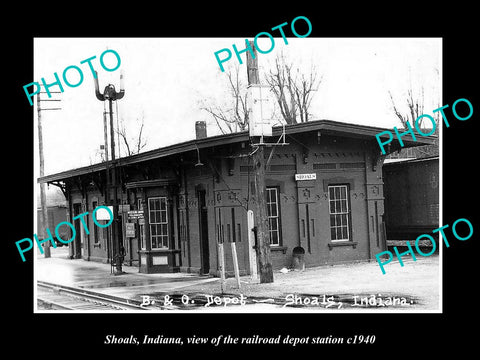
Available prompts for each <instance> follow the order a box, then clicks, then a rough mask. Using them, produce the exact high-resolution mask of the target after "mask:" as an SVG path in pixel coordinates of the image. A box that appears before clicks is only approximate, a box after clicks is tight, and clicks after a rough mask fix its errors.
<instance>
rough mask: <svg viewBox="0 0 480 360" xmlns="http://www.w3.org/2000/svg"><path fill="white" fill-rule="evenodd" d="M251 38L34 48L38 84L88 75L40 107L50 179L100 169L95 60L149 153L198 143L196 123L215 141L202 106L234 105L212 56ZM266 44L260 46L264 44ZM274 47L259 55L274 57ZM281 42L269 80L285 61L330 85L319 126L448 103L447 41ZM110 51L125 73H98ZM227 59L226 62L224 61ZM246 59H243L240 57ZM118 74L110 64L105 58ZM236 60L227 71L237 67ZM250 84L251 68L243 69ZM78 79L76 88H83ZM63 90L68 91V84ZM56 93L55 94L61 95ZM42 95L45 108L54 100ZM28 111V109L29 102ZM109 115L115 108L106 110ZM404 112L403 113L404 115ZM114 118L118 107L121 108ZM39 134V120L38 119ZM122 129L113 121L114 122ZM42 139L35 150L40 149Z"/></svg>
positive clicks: (318, 105) (386, 123)
mask: <svg viewBox="0 0 480 360" xmlns="http://www.w3.org/2000/svg"><path fill="white" fill-rule="evenodd" d="M244 41H245V39H244V38H111V39H108V38H36V39H35V41H34V79H32V81H40V79H41V78H42V77H44V78H45V81H46V82H47V83H51V82H53V81H54V75H53V73H54V72H57V74H58V75H59V77H60V78H61V76H62V73H63V70H64V69H65V68H66V67H67V66H70V65H76V66H79V67H80V68H81V69H82V70H83V75H84V79H83V83H82V84H81V85H79V86H78V87H75V88H70V87H68V86H66V85H65V84H63V86H64V92H63V93H62V94H56V95H54V96H55V98H58V99H61V102H60V103H57V102H42V107H43V108H47V107H54V106H55V107H56V106H58V105H59V104H60V106H61V107H62V110H60V111H43V112H42V125H43V140H44V155H45V174H52V173H56V172H60V171H63V170H68V169H72V168H77V167H80V166H85V165H90V164H91V163H97V162H99V161H100V155H99V147H100V145H101V144H103V143H104V140H103V110H104V104H103V102H101V101H99V100H97V98H96V97H95V92H94V81H93V77H92V75H91V72H90V70H89V68H88V65H87V64H83V65H81V64H80V62H81V61H82V60H85V59H87V58H90V57H92V56H96V57H97V58H96V59H94V60H93V61H92V65H93V66H94V67H95V69H96V70H97V72H98V76H99V84H100V91H101V92H103V89H104V88H105V86H106V85H108V84H109V83H111V84H114V85H115V87H116V89H117V91H118V89H119V79H120V70H123V71H124V74H125V97H124V98H123V99H121V100H119V101H117V105H118V117H119V119H120V120H122V119H123V121H124V122H125V123H126V125H127V129H129V131H130V133H132V134H134V133H135V132H136V130H137V128H138V123H137V122H136V119H139V118H141V116H142V115H143V116H144V121H145V129H144V133H145V135H146V138H147V141H148V145H147V147H146V148H144V150H151V149H155V148H158V147H162V146H165V145H170V144H173V143H178V142H182V141H187V140H190V139H193V138H194V137H195V131H194V128H195V121H197V120H205V121H207V131H208V134H209V135H214V134H217V133H218V129H216V125H215V124H214V122H213V121H212V118H211V117H210V116H209V115H208V113H206V112H205V111H201V110H200V109H199V104H200V103H201V102H202V101H208V102H210V103H212V104H213V103H220V102H223V101H226V100H228V97H229V96H230V94H229V93H228V92H227V79H226V75H225V73H222V72H221V71H220V68H219V66H218V64H217V61H216V59H215V56H214V52H215V51H217V50H220V49H222V48H230V49H232V44H236V45H237V47H238V48H239V49H240V48H241V46H242V44H243V43H244ZM262 41H263V40H262ZM265 41H267V42H268V43H266V45H264V46H262V43H260V48H263V49H268V47H269V40H268V39H265ZM288 42H289V43H288V45H286V44H285V43H284V42H283V40H282V38H275V48H274V50H273V51H272V52H270V53H268V54H259V56H258V61H259V67H260V72H261V73H262V72H267V71H268V69H269V67H270V66H271V64H272V63H273V61H274V59H275V56H276V54H277V53H278V52H280V51H282V52H283V54H284V55H285V56H286V57H287V58H288V59H289V60H291V61H292V62H294V64H295V65H298V66H299V67H300V68H301V69H304V70H305V71H306V72H308V69H309V68H310V66H311V64H314V65H315V67H316V69H317V72H318V74H319V75H320V76H323V81H322V83H321V85H320V87H319V89H318V91H317V92H316V94H315V96H314V99H313V101H312V108H311V113H312V114H313V115H314V116H313V118H312V119H314V120H317V119H329V120H335V121H342V122H348V123H356V124H363V125H372V126H380V127H389V128H391V127H393V126H400V123H399V121H398V119H397V118H396V116H395V114H394V113H393V111H392V105H391V101H390V98H389V95H388V91H391V92H392V94H393V96H394V98H395V99H396V100H398V104H399V107H403V106H404V105H405V104H406V100H405V99H406V94H407V90H408V89H410V88H411V89H413V91H414V92H417V93H419V92H420V90H421V88H422V87H423V89H424V94H425V100H424V101H425V111H424V112H425V113H429V114H431V111H432V110H433V109H435V108H437V107H438V106H441V105H443V104H442V100H441V73H442V63H441V59H442V41H441V39H439V38H425V39H423V38H378V39H377V38H353V39H350V38H288ZM107 49H113V50H115V51H116V52H117V53H118V54H119V55H120V58H121V66H120V68H119V69H118V70H116V71H113V72H107V71H105V70H104V69H103V68H102V67H101V66H100V63H99V58H100V55H101V54H102V53H103V52H104V51H105V50H107ZM222 56H223V55H222ZM242 56H243V58H244V59H245V54H243V55H242ZM105 62H106V63H107V66H114V65H115V64H116V60H115V58H114V56H113V55H112V54H107V55H106V56H105ZM236 62H237V60H236V58H235V56H233V57H232V59H231V60H230V61H228V62H226V63H225V65H234V64H235V63H236ZM240 72H241V76H243V77H244V82H245V83H246V65H245V63H244V64H243V65H240ZM74 73H75V71H69V73H68V74H69V79H70V81H71V82H72V83H74V82H76V81H75V80H76V78H75V75H74ZM62 82H63V81H62ZM50 90H51V91H57V90H58V87H56V86H54V87H52V88H51V89H50ZM47 98H48V97H47V95H46V94H42V99H47ZM25 106H29V103H28V100H27V98H26V97H25ZM105 106H107V108H108V103H105ZM403 110H404V111H406V109H405V108H404V107H403ZM114 111H116V107H115V105H114ZM34 114H35V115H34V117H35V119H34V129H35V131H36V129H37V113H36V111H35V112H34ZM114 119H115V121H116V115H115V117H114ZM37 139H38V137H37V133H36V132H35V141H36V142H37ZM34 149H35V154H34V156H35V174H36V175H38V161H37V160H38V144H37V143H35V147H34Z"/></svg>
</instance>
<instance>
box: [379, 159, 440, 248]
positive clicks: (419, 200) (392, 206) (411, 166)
mask: <svg viewBox="0 0 480 360" xmlns="http://www.w3.org/2000/svg"><path fill="white" fill-rule="evenodd" d="M383 180H384V194H385V225H386V234H387V240H388V241H387V245H401V243H400V244H399V243H396V242H398V241H403V242H404V241H405V240H415V239H416V238H417V236H419V235H421V234H425V233H429V234H430V233H431V232H432V230H433V229H436V228H438V227H439V188H440V186H439V165H438V156H435V157H430V158H423V159H391V160H386V161H385V163H384V166H383Z"/></svg>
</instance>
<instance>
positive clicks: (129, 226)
mask: <svg viewBox="0 0 480 360" xmlns="http://www.w3.org/2000/svg"><path fill="white" fill-rule="evenodd" d="M125 236H126V237H135V224H134V223H128V222H127V223H125Z"/></svg>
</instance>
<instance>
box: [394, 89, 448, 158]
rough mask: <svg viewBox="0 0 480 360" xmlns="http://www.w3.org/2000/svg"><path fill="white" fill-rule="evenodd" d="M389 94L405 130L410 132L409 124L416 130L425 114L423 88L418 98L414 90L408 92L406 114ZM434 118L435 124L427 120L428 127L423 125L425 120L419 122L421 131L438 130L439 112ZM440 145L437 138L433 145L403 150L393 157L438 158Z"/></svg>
mask: <svg viewBox="0 0 480 360" xmlns="http://www.w3.org/2000/svg"><path fill="white" fill-rule="evenodd" d="M388 94H389V96H390V100H391V101H392V108H393V111H394V112H395V115H396V116H397V118H398V119H399V120H400V122H401V123H402V126H403V128H404V129H405V130H408V125H407V124H409V125H410V127H411V128H412V129H415V121H416V120H417V118H418V117H419V116H421V115H423V114H424V90H423V87H422V88H421V91H420V94H419V95H417V96H414V95H413V90H412V88H410V89H409V90H408V91H407V98H406V107H405V106H404V112H402V111H401V110H400V109H399V106H398V103H397V104H396V103H395V101H394V99H393V96H392V93H391V92H390V91H389V92H388ZM439 107H440V105H439V106H437V108H439ZM405 109H406V110H405ZM431 116H432V115H431ZM432 117H433V119H434V122H435V124H430V121H428V120H427V121H428V123H427V125H426V126H424V124H423V120H424V118H421V119H420V120H419V123H418V125H417V127H418V128H420V129H426V128H429V129H431V128H432V127H433V126H435V128H438V125H439V121H440V113H439V112H437V113H434V114H433V116H432ZM425 132H429V131H425ZM438 144H439V142H438V138H436V139H434V144H433V145H423V146H416V147H414V148H407V149H401V150H399V151H398V153H397V154H392V157H415V158H422V157H429V156H438Z"/></svg>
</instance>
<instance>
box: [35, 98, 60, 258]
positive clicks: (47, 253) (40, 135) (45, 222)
mask: <svg viewBox="0 0 480 360" xmlns="http://www.w3.org/2000/svg"><path fill="white" fill-rule="evenodd" d="M50 93H57V92H53V91H51V92H50ZM40 101H60V100H57V99H51V100H40V92H39V93H38V94H37V114H38V117H37V120H38V154H39V158H40V177H43V176H44V175H45V159H44V157H43V131H42V110H43V111H45V110H61V108H49V109H42V108H41V106H40ZM40 206H41V207H42V225H43V226H42V228H41V232H40V235H41V236H42V239H45V238H46V237H47V233H46V230H45V229H46V228H47V227H48V208H47V196H46V194H45V183H40ZM43 255H44V256H45V257H46V258H49V257H50V256H51V254H50V242H47V243H44V245H43Z"/></svg>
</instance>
